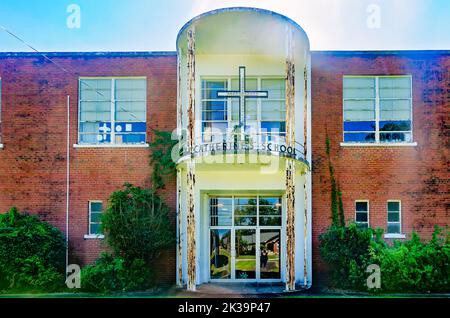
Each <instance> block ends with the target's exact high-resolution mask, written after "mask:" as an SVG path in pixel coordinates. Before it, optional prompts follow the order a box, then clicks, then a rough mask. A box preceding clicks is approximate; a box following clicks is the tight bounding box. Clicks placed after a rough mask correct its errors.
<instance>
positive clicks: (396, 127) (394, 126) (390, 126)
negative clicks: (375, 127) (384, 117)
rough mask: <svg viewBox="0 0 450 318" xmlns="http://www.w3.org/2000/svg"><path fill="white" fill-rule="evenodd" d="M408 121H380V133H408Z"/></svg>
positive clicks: (409, 125) (409, 124)
mask: <svg viewBox="0 0 450 318" xmlns="http://www.w3.org/2000/svg"><path fill="white" fill-rule="evenodd" d="M410 130H411V122H410V121H381V122H380V131H410Z"/></svg>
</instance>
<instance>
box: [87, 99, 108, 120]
mask: <svg viewBox="0 0 450 318" xmlns="http://www.w3.org/2000/svg"><path fill="white" fill-rule="evenodd" d="M110 120H111V103H110V102H80V121H91V122H95V121H110Z"/></svg>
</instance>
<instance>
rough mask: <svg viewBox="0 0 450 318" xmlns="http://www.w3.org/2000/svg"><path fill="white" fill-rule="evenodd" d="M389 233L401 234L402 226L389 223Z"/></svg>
mask: <svg viewBox="0 0 450 318" xmlns="http://www.w3.org/2000/svg"><path fill="white" fill-rule="evenodd" d="M387 232H388V233H391V234H398V233H400V224H398V223H389V224H388V226H387Z"/></svg>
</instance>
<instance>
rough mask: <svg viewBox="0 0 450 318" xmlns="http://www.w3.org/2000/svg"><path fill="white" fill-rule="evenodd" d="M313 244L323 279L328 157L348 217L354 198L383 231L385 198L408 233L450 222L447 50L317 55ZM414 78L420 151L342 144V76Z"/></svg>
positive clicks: (449, 61)
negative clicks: (398, 205) (397, 205)
mask: <svg viewBox="0 0 450 318" xmlns="http://www.w3.org/2000/svg"><path fill="white" fill-rule="evenodd" d="M311 64H312V148H313V158H312V161H313V189H312V191H313V192H312V195H313V203H312V204H313V245H314V248H313V250H314V255H313V257H314V264H315V265H316V266H314V271H315V273H316V275H315V279H316V281H317V279H319V280H320V278H321V274H320V273H321V270H322V269H323V265H322V264H321V263H320V257H319V251H318V236H319V234H320V233H321V232H323V230H324V229H325V228H326V227H328V226H329V225H330V223H331V221H330V217H331V212H330V176H329V172H328V165H327V157H326V153H325V140H326V135H327V134H328V136H329V138H330V141H331V160H332V164H333V165H334V168H335V176H336V178H337V180H338V183H339V185H340V187H341V191H342V196H343V203H344V210H345V217H346V219H347V220H354V213H355V212H354V201H355V200H357V199H366V200H369V201H370V225H371V226H372V227H381V228H383V229H386V222H387V211H386V201H387V200H401V202H402V226H403V232H404V233H405V234H407V237H409V236H410V234H411V232H412V231H413V230H414V231H417V232H419V233H420V234H422V235H423V236H424V237H430V235H431V233H432V231H433V227H434V225H435V224H436V225H441V226H445V225H449V223H450V222H449V221H450V215H449V211H450V188H449V185H450V178H449V177H450V174H449V161H450V156H449V150H450V141H449V135H450V130H449V125H450V124H449V114H450V75H449V69H450V52H448V51H447V52H402V53H399V52H397V53H394V54H392V53H391V54H389V53H387V52H379V53H376V52H372V53H369V52H366V53H362V54H361V53H358V52H347V53H338V52H313V54H312V63H311ZM404 74H411V75H412V85H413V86H412V90H413V138H414V141H415V142H417V146H416V147H357V148H354V147H341V146H340V143H341V142H342V138H343V137H342V116H343V114H342V112H343V111H342V108H343V106H342V98H343V97H342V77H343V75H404Z"/></svg>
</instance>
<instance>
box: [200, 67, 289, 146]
mask: <svg viewBox="0 0 450 318" xmlns="http://www.w3.org/2000/svg"><path fill="white" fill-rule="evenodd" d="M245 79H246V80H256V90H258V91H261V90H262V81H263V80H284V77H283V76H279V75H273V76H270V75H265V76H261V75H259V76H247V77H246V78H245ZM233 80H239V77H237V76H202V77H201V78H200V83H203V81H223V82H226V84H227V88H226V89H227V90H231V83H232V81H233ZM285 89H286V88H285ZM202 92H203V91H202V86H200V110H199V114H200V134H199V137H198V138H199V141H200V143H204V142H203V134H204V132H203V123H204V122H214V121H215V122H224V123H227V127H228V130H230V129H232V128H233V127H232V123H238V122H239V119H237V120H233V118H232V102H233V99H234V98H221V99H224V100H226V105H227V106H226V107H227V120H222V121H220V120H203V102H205V101H210V100H211V99H203V98H202V97H203V96H202ZM255 99H256V119H255V120H252V121H253V122H256V124H257V134H258V135H260V136H261V135H262V131H261V122H279V121H276V120H261V110H262V107H261V105H262V100H263V99H262V98H255ZM264 100H269V101H285V100H286V98H270V96H269V98H264ZM284 122H286V120H284ZM265 134H270V132H266V133H265Z"/></svg>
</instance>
